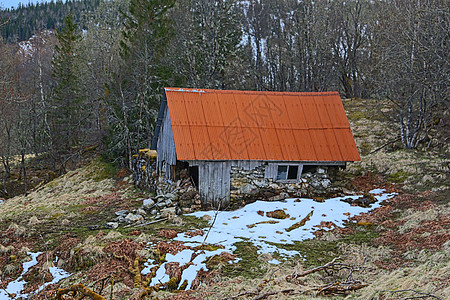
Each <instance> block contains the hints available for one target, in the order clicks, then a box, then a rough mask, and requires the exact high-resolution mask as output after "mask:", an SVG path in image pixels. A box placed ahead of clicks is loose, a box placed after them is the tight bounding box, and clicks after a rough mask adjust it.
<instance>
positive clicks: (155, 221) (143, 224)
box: [123, 218, 168, 228]
mask: <svg viewBox="0 0 450 300" xmlns="http://www.w3.org/2000/svg"><path fill="white" fill-rule="evenodd" d="M167 219H168V218H163V219H159V220H154V221H150V222H147V223H142V224H138V225H134V224H130V225H126V226H123V228H128V227H142V226H146V225H150V224H155V223H159V222H163V221H167Z"/></svg>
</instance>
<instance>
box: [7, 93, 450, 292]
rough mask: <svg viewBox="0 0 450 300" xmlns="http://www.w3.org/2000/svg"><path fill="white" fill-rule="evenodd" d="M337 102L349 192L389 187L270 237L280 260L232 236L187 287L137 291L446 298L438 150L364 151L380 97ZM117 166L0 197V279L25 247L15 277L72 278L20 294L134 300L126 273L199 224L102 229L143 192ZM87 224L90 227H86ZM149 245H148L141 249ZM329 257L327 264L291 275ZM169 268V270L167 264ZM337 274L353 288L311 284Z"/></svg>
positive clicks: (387, 130) (373, 134)
mask: <svg viewBox="0 0 450 300" xmlns="http://www.w3.org/2000/svg"><path fill="white" fill-rule="evenodd" d="M344 105H345V108H346V110H347V113H348V116H349V119H350V123H351V126H352V128H353V133H354V136H355V139H356V142H357V146H358V148H359V150H360V153H361V156H362V161H361V162H357V163H353V164H351V165H350V166H349V167H348V168H347V170H345V171H344V172H342V174H340V176H341V178H342V181H344V183H345V185H347V186H348V187H351V188H354V189H357V190H359V191H363V192H367V191H368V190H370V189H372V188H386V189H387V190H388V191H396V192H398V193H399V196H397V197H396V198H394V199H392V200H390V201H388V202H387V203H385V205H384V206H382V207H380V208H378V209H376V210H374V211H372V212H371V213H368V214H362V215H359V216H356V217H354V218H352V219H351V220H349V222H348V223H347V226H346V227H345V228H336V229H334V230H331V231H326V232H325V231H318V232H317V234H316V238H315V239H313V240H307V241H303V242H296V243H294V244H293V245H277V246H279V247H282V248H285V249H287V250H297V251H299V252H300V253H301V257H300V256H299V257H294V258H291V259H287V260H282V264H281V265H272V264H270V263H268V262H269V261H271V260H272V259H273V258H277V259H280V260H281V258H279V257H272V255H270V254H258V253H257V249H256V248H255V246H254V245H253V244H252V243H250V242H247V241H243V242H239V243H237V244H236V245H235V246H236V251H235V253H234V255H236V256H238V257H240V258H241V259H242V260H241V261H240V262H238V263H236V264H229V263H228V261H227V259H226V258H224V257H219V256H217V257H214V258H212V259H211V260H210V261H208V263H207V265H208V267H209V270H210V271H209V272H203V273H202V274H200V275H199V276H198V278H199V280H201V284H198V285H197V288H196V289H195V290H190V291H177V292H173V291H172V292H169V291H158V292H151V293H150V294H149V295H148V296H146V298H147V299H150V298H153V299H156V297H157V298H158V299H206V298H208V299H227V298H231V297H235V298H234V299H254V298H257V297H260V298H257V299H322V298H327V299H330V298H332V299H340V298H351V299H407V298H411V297H422V298H425V296H428V295H433V296H435V297H438V298H440V299H446V297H448V295H450V259H449V253H450V234H449V231H450V218H449V217H448V216H449V215H450V203H449V197H448V193H449V190H448V189H449V177H448V176H449V173H450V172H449V163H450V160H449V149H443V150H441V151H440V152H437V151H435V152H432V151H431V152H430V151H428V152H420V151H406V150H403V149H401V148H400V147H399V144H398V142H394V143H390V144H387V146H385V147H383V148H382V149H380V150H378V151H376V150H377V149H378V148H380V147H382V146H384V145H386V143H388V142H389V141H393V140H395V139H396V138H397V132H396V128H395V126H392V125H391V124H388V123H386V118H385V117H386V115H389V114H390V113H391V111H390V108H389V106H388V105H387V104H386V103H384V104H383V103H381V104H380V103H376V102H373V101H367V100H359V99H353V100H345V101H344ZM119 173H121V172H119ZM124 175H126V174H119V175H118V173H117V170H114V168H112V167H111V166H109V165H108V164H105V163H103V162H101V161H100V160H94V161H92V162H91V163H90V164H89V165H87V166H85V167H83V168H80V169H77V170H75V171H71V172H69V173H67V174H65V175H64V176H62V177H59V178H56V179H55V180H53V181H51V182H49V183H47V184H45V185H42V186H40V187H39V188H37V189H36V190H34V191H33V192H31V193H30V194H28V195H27V196H18V197H14V198H12V199H8V200H7V201H6V202H5V203H3V204H0V277H1V286H2V287H5V286H6V285H7V283H8V282H9V281H11V280H13V279H14V278H17V276H18V275H19V274H20V272H21V267H22V263H23V262H24V261H27V260H28V259H29V258H28V256H27V254H26V253H27V252H28V251H33V252H36V251H43V252H45V253H44V255H41V256H39V258H38V264H37V266H36V267H35V268H33V269H32V270H30V271H29V272H27V274H26V276H25V278H26V280H27V281H28V282H29V283H28V285H27V287H26V288H27V289H28V290H30V291H33V290H36V288H37V287H38V286H39V285H41V284H42V282H45V281H49V280H51V276H50V273H49V272H48V268H49V267H50V266H51V265H53V264H54V265H57V266H58V267H60V268H63V269H64V270H66V271H68V272H71V273H72V274H73V275H72V276H71V277H69V278H67V279H64V280H62V281H61V282H59V283H58V284H57V285H49V286H47V287H46V288H45V289H44V290H43V291H41V292H40V293H38V294H36V295H35V296H33V297H30V298H31V299H50V298H51V297H53V296H54V295H55V293H56V290H57V288H62V287H69V286H71V285H72V284H78V283H83V284H85V285H86V286H87V287H88V288H90V289H91V290H94V291H96V292H97V293H99V294H102V295H103V296H105V297H106V299H110V298H111V299H138V298H139V296H140V295H143V294H145V292H149V291H148V290H146V289H145V288H143V287H145V286H148V282H147V281H146V280H147V277H149V275H148V276H147V277H146V276H140V275H139V274H140V272H138V270H141V269H142V268H143V267H144V262H145V261H147V260H148V259H149V258H152V259H154V260H156V261H160V262H163V261H164V258H165V254H166V253H170V252H173V251H177V250H180V249H183V247H184V246H183V245H182V244H181V243H180V242H174V241H173V240H171V239H170V237H171V233H172V232H185V231H189V230H191V231H194V230H196V229H199V228H205V227H206V226H207V222H206V221H204V220H200V219H197V218H194V217H187V216H182V217H177V218H175V219H172V220H169V221H165V222H160V223H155V224H151V225H148V226H143V227H138V228H133V227H129V228H124V227H120V228H119V229H116V230H106V229H103V228H104V224H105V223H106V222H109V221H111V220H112V219H113V218H114V217H115V216H114V212H115V211H117V210H120V209H130V208H134V207H137V206H140V205H141V203H142V199H144V198H146V197H147V196H148V195H147V194H145V193H143V192H142V191H137V190H135V189H134V188H133V186H132V184H131V182H130V180H129V177H126V176H125V177H124ZM92 225H98V226H99V229H97V230H91V229H89V227H91V226H92ZM91 228H92V227H91ZM156 242H160V243H159V244H157V245H158V246H149V245H156ZM337 257H340V259H339V260H337V261H335V262H336V263H337V264H335V267H334V269H333V270H331V269H328V270H322V271H317V272H312V273H310V274H308V275H305V276H301V277H300V276H299V274H302V272H305V271H306V270H310V269H312V268H315V267H318V266H323V265H325V264H327V263H329V262H330V261H332V260H333V259H335V258H337ZM173 272H174V276H175V277H176V272H177V270H176V268H174V270H173ZM337 282H339V283H345V282H353V283H354V284H357V283H359V284H360V286H361V287H362V286H364V287H363V288H361V289H358V290H357V291H354V292H351V293H344V294H342V295H337V294H334V295H331V296H324V295H322V294H320V293H319V291H320V287H325V286H327V285H328V286H330V285H332V284H336V283H337ZM199 283H200V281H199ZM365 285H367V286H365ZM283 291H284V292H283ZM419 293H422V294H419ZM238 296H239V297H238ZM144 298H145V297H144ZM428 298H429V299H433V298H431V296H430V297H428ZM434 299H436V298H434Z"/></svg>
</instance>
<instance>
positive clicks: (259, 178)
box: [133, 149, 341, 214]
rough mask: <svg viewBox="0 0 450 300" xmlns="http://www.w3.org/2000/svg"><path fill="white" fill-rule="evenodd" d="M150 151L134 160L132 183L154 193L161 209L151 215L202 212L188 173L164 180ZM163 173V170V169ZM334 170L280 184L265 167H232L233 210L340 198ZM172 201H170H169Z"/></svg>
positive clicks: (317, 171) (311, 170)
mask: <svg viewBox="0 0 450 300" xmlns="http://www.w3.org/2000/svg"><path fill="white" fill-rule="evenodd" d="M149 151H150V150H146V149H144V150H141V151H140V152H139V154H138V155H136V156H135V159H134V160H133V180H134V183H135V185H136V186H137V187H139V188H142V189H145V190H150V191H152V192H154V193H155V197H154V198H153V201H154V202H155V203H159V206H161V207H159V206H156V205H155V207H153V208H152V209H151V210H150V213H151V214H157V213H160V210H161V209H162V208H163V206H162V203H164V208H168V207H174V208H176V209H175V210H174V211H175V212H176V213H177V214H179V213H190V212H193V211H196V210H199V209H201V201H200V196H199V194H198V190H197V189H196V187H195V186H194V185H193V184H192V182H191V180H190V177H189V174H187V169H185V170H181V172H179V173H177V174H178V175H177V177H179V178H180V179H179V180H176V181H170V180H166V179H165V174H164V173H163V172H161V173H160V174H159V175H156V159H155V157H154V156H153V155H152V153H151V152H149ZM163 169H164V168H163ZM334 169H335V168H328V167H323V166H319V167H314V168H311V167H309V168H308V169H307V172H305V173H303V174H302V176H301V178H300V180H299V182H279V181H275V182H274V181H273V179H272V178H265V170H266V164H264V165H261V166H258V167H256V168H254V169H252V170H245V169H243V168H240V167H232V168H231V174H230V206H229V207H228V208H227V209H236V208H239V207H242V206H244V205H245V204H247V203H250V202H253V201H256V200H266V201H278V200H283V199H286V198H300V197H304V198H314V199H319V200H320V199H323V198H326V197H328V196H334V195H336V194H341V190H340V189H338V188H335V187H333V185H332V181H331V180H330V176H329V174H333V172H334V171H335V170H334ZM169 200H170V201H169Z"/></svg>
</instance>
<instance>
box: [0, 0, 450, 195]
mask: <svg viewBox="0 0 450 300" xmlns="http://www.w3.org/2000/svg"><path fill="white" fill-rule="evenodd" d="M449 6H450V3H449V2H448V1H446V0H415V1H410V0H383V1H381V0H374V1H370V0H346V1H344V0H335V1H329V0H317V1H311V0H304V1H294V0H271V1H267V0H266V1H264V0H259V1H257V0H248V1H238V0H219V1H211V0H198V1H194V0H147V1H145V0H113V1H99V0H83V1H80V2H78V1H69V2H67V3H62V2H56V3H49V4H39V5H28V6H21V7H19V8H18V9H17V10H3V11H1V12H0V31H1V32H2V36H3V38H1V40H0V141H1V142H0V158H1V163H2V166H3V169H4V170H3V178H2V180H3V188H2V192H0V196H8V191H7V190H6V182H7V180H8V178H9V176H10V174H11V168H12V161H13V158H15V159H17V157H19V162H20V163H19V165H20V169H21V173H22V176H23V178H25V187H24V188H25V191H26V190H27V183H26V178H27V173H26V166H25V158H26V156H27V155H29V154H36V155H40V156H41V157H43V158H46V159H47V161H48V163H49V166H50V167H51V168H52V169H53V170H54V171H55V172H59V173H64V172H65V171H66V169H70V168H72V167H73V166H76V164H77V162H78V161H79V159H80V157H81V155H82V154H83V151H85V150H86V149H87V148H88V147H91V146H94V145H96V146H97V147H98V148H100V149H101V150H102V151H103V152H104V153H105V156H106V157H107V158H108V159H110V160H111V161H114V162H115V163H116V164H119V165H122V166H130V164H131V159H132V155H133V154H134V153H136V152H137V151H138V149H140V148H148V147H149V145H150V143H151V139H152V134H153V128H154V122H155V118H156V115H157V113H158V110H159V103H160V100H161V98H162V93H163V87H165V86H174V87H195V88H217V89H239V90H271V91H294V92H296V91H301V92H304V91H330V90H337V91H339V92H340V93H341V95H342V97H345V98H355V100H354V101H358V100H357V99H358V98H370V99H374V101H377V99H389V101H390V103H391V105H392V106H393V107H395V112H396V113H395V114H394V115H386V118H389V119H390V120H391V121H392V123H391V124H392V126H393V127H395V128H397V129H398V130H397V131H398V137H397V139H396V140H393V141H392V142H393V143H397V145H399V146H402V147H405V148H409V149H417V148H419V149H421V150H424V151H427V150H430V149H439V148H441V147H448V132H450V131H449V113H448V94H449V93H448V87H449V80H450V76H449V53H450V52H449V49H448V40H449V28H450V26H449V18H448V17H449V11H450V10H449ZM22 39H23V40H22ZM380 109H382V107H380Z"/></svg>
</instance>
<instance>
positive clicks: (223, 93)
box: [152, 88, 360, 207]
mask: <svg viewBox="0 0 450 300" xmlns="http://www.w3.org/2000/svg"><path fill="white" fill-rule="evenodd" d="M152 149H156V150H157V169H158V171H159V172H160V174H164V177H165V178H166V179H167V180H174V179H176V178H175V176H176V172H177V171H176V170H177V169H180V168H184V169H188V170H189V173H190V176H191V177H192V178H193V179H194V181H195V182H196V184H197V186H198V190H199V194H200V197H201V200H202V205H203V206H204V207H208V206H211V205H212V206H216V207H217V206H218V205H219V203H220V204H221V207H225V206H226V205H227V203H228V202H229V200H230V185H231V182H230V173H231V170H232V168H241V169H242V170H247V171H248V170H255V169H257V168H258V169H259V170H261V169H263V170H264V179H265V180H267V182H271V181H272V182H275V181H280V182H295V181H298V180H299V179H300V177H301V174H302V170H303V168H305V167H307V166H345V165H346V162H351V161H358V160H360V156H359V153H358V150H357V148H356V144H355V140H354V138H353V135H352V131H351V129H350V125H349V122H348V119H347V116H346V114H345V111H344V107H343V105H342V101H341V98H340V96H339V94H338V93H337V92H319V93H293V92H257V91H233V90H208V89H186V88H166V89H165V95H164V99H163V101H162V103H161V108H160V113H159V116H158V120H157V124H156V128H155V134H154V138H153V143H152Z"/></svg>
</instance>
